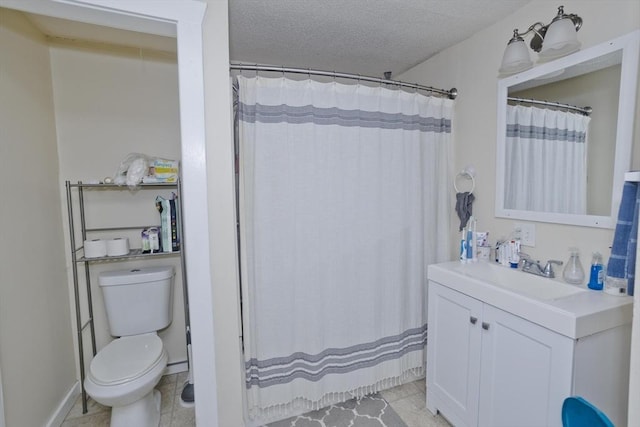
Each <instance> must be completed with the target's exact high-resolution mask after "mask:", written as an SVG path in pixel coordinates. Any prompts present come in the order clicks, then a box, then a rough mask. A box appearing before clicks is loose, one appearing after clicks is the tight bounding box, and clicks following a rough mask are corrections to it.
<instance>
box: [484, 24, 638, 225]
mask: <svg viewBox="0 0 640 427" xmlns="http://www.w3.org/2000/svg"><path fill="white" fill-rule="evenodd" d="M639 50H640V30H638V31H634V32H632V33H630V34H628V35H626V36H622V37H619V38H616V39H613V40H610V41H608V42H606V43H602V44H599V45H597V46H593V47H591V48H588V49H584V50H582V51H579V52H576V53H574V54H572V55H569V56H566V57H563V58H559V59H556V60H554V61H552V62H548V63H544V64H540V65H538V66H536V67H534V68H533V69H530V70H527V71H524V72H522V73H519V74H516V75H513V76H509V77H505V78H503V79H501V80H499V81H498V98H497V99H498V111H497V113H498V127H497V129H498V140H497V150H496V153H497V154H496V209H495V214H496V216H497V217H500V218H513V219H521V220H531V221H541V222H551V223H557V224H571V225H580V226H589V227H600V228H614V227H615V223H616V218H617V214H618V206H619V204H620V198H621V196H622V186H623V184H624V174H625V172H627V171H628V170H629V168H630V167H631V148H632V143H633V126H634V120H635V117H636V116H635V107H636V105H635V104H636V90H637V80H638V57H639ZM587 107H588V108H587Z"/></svg>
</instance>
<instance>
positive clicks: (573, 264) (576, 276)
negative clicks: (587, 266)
mask: <svg viewBox="0 0 640 427" xmlns="http://www.w3.org/2000/svg"><path fill="white" fill-rule="evenodd" d="M569 254H570V255H569V261H568V262H567V265H566V266H565V267H564V270H563V271H562V277H563V278H564V281H565V282H567V283H571V284H572V285H582V284H583V283H584V269H583V268H582V263H581V262H580V252H579V251H578V249H577V248H569Z"/></svg>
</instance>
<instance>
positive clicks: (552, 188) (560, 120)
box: [505, 105, 591, 214]
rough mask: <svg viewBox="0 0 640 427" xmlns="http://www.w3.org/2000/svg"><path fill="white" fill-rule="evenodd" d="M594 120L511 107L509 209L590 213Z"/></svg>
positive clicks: (507, 172)
mask: <svg viewBox="0 0 640 427" xmlns="http://www.w3.org/2000/svg"><path fill="white" fill-rule="evenodd" d="M590 120H591V119H590V117H588V116H584V115H582V114H576V113H570V112H566V111H557V110H551V109H543V108H535V107H526V106H523V105H515V106H513V105H508V106H507V139H506V159H507V162H506V164H507V171H506V182H505V206H506V207H507V208H509V209H518V210H528V211H543V212H556V213H570V214H586V213H587V130H588V127H589V121H590Z"/></svg>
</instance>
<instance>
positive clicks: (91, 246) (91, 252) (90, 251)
mask: <svg viewBox="0 0 640 427" xmlns="http://www.w3.org/2000/svg"><path fill="white" fill-rule="evenodd" d="M103 256H107V242H106V241H105V240H102V239H93V240H85V241H84V257H85V258H100V257H103Z"/></svg>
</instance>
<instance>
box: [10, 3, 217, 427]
mask: <svg viewBox="0 0 640 427" xmlns="http://www.w3.org/2000/svg"><path fill="white" fill-rule="evenodd" d="M0 6H1V7H5V8H9V9H16V10H20V11H23V12H29V13H37V14H40V15H47V16H53V17H56V18H64V19H69V20H73V21H79V22H85V23H91V24H96V25H103V26H108V27H115V28H120V29H124V30H133V31H138V32H146V33H150V34H157V35H163V36H171V37H177V45H178V79H179V100H180V129H181V151H182V152H181V154H182V158H181V165H182V183H183V187H182V197H183V210H184V229H185V230H184V231H185V236H184V237H185V239H184V240H185V248H184V249H185V251H186V253H187V254H188V256H187V257H186V270H187V277H188V278H189V301H190V305H189V309H190V323H191V336H192V342H193V346H192V356H193V365H194V367H195V368H196V369H194V370H193V373H194V375H195V378H194V387H195V396H196V405H195V407H196V422H197V424H198V425H206V426H212V427H217V425H218V406H217V402H218V399H217V389H216V384H217V382H216V369H215V348H214V329H213V299H212V286H211V273H210V267H209V266H210V248H209V239H208V236H209V222H208V218H209V214H208V206H207V170H206V150H205V142H206V141H205V119H204V118H205V115H204V81H203V49H202V20H203V17H204V12H205V9H206V4H204V3H202V2H199V1H194V0H162V1H157V0H127V1H122V0H30V1H24V0H0ZM0 404H1V402H0ZM0 409H2V406H0ZM0 415H2V413H1V412H0ZM0 421H2V424H0V427H4V417H2V418H0Z"/></svg>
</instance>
